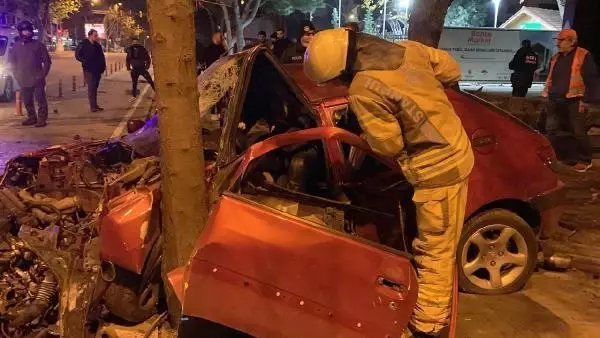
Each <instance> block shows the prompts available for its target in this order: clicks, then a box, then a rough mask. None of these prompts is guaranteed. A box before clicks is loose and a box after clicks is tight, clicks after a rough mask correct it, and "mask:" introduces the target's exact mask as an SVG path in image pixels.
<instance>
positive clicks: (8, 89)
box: [2, 77, 15, 102]
mask: <svg viewBox="0 0 600 338" xmlns="http://www.w3.org/2000/svg"><path fill="white" fill-rule="evenodd" d="M14 99H15V86H14V84H13V79H12V78H10V77H9V78H7V79H6V82H5V84H4V91H3V92H2V100H3V101H5V102H12V101H13V100H14Z"/></svg>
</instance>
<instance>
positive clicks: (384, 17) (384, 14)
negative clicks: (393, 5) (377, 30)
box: [381, 0, 387, 39]
mask: <svg viewBox="0 0 600 338" xmlns="http://www.w3.org/2000/svg"><path fill="white" fill-rule="evenodd" d="M386 15H387V0H383V25H382V26H383V28H382V29H381V38H382V39H385V19H386Z"/></svg>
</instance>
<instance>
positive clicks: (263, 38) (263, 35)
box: [244, 31, 269, 50]
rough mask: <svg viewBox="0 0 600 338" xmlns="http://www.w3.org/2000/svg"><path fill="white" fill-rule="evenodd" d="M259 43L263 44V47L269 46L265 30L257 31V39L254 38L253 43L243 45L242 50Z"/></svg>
mask: <svg viewBox="0 0 600 338" xmlns="http://www.w3.org/2000/svg"><path fill="white" fill-rule="evenodd" d="M261 45H262V46H265V47H269V41H268V40H267V32H265V31H260V32H258V40H256V42H255V43H252V44H249V45H247V46H245V47H244V50H247V49H250V48H254V47H256V46H261Z"/></svg>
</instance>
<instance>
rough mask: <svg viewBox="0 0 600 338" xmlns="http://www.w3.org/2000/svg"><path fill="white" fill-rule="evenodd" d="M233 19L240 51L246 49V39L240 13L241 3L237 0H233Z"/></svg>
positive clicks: (237, 45)
mask: <svg viewBox="0 0 600 338" xmlns="http://www.w3.org/2000/svg"><path fill="white" fill-rule="evenodd" d="M233 20H234V22H235V40H236V41H235V42H236V49H237V51H238V52H241V51H242V50H243V49H244V45H245V44H246V43H245V42H246V41H244V26H243V22H242V15H241V13H240V4H239V2H238V1H237V0H234V1H233Z"/></svg>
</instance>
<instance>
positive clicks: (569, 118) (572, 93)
mask: <svg viewBox="0 0 600 338" xmlns="http://www.w3.org/2000/svg"><path fill="white" fill-rule="evenodd" d="M555 39H556V43H557V47H558V54H556V55H554V56H553V57H552V59H551V60H550V72H549V74H548V79H547V80H546V85H545V87H544V90H543V92H542V96H544V97H546V98H547V100H548V106H547V117H546V119H547V120H546V133H547V134H548V138H549V139H550V141H551V142H553V144H556V133H557V131H558V129H559V128H560V127H561V126H566V128H565V129H566V130H565V131H566V132H567V133H568V134H570V135H572V136H573V137H574V138H575V140H576V149H574V154H573V155H574V158H573V163H572V164H573V168H574V169H575V171H577V172H586V171H587V170H589V169H590V168H591V167H592V157H591V156H592V153H591V147H590V140H589V137H588V135H587V128H586V115H585V113H586V111H587V106H588V104H587V103H586V102H585V101H586V98H587V97H589V96H590V91H591V90H593V89H594V83H595V82H596V81H597V79H598V71H597V68H596V64H595V62H594V59H593V57H592V55H591V54H590V52H589V51H587V50H586V49H584V48H581V47H578V46H577V32H576V31H575V30H573V29H563V30H562V31H561V32H560V33H559V34H558V36H557V37H556V38H555Z"/></svg>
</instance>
